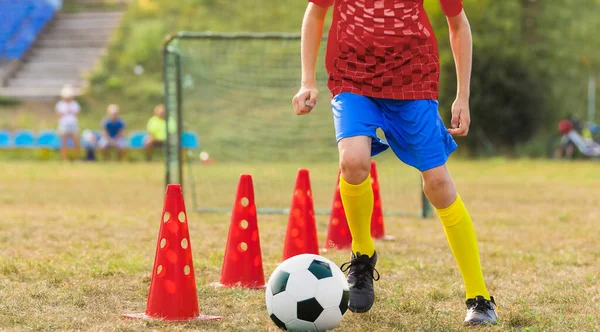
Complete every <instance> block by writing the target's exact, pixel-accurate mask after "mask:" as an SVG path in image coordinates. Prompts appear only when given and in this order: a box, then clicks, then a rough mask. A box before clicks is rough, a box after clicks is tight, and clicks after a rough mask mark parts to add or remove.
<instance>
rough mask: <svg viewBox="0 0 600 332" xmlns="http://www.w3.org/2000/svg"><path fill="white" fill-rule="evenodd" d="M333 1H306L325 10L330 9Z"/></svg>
mask: <svg viewBox="0 0 600 332" xmlns="http://www.w3.org/2000/svg"><path fill="white" fill-rule="evenodd" d="M334 1H335V0H308V2H312V3H314V4H315V5H317V6H321V7H325V8H328V7H331V5H333V2H334Z"/></svg>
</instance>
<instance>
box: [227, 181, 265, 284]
mask: <svg viewBox="0 0 600 332" xmlns="http://www.w3.org/2000/svg"><path fill="white" fill-rule="evenodd" d="M220 285H221V286H224V287H244V288H262V287H264V285H265V275H264V271H263V264H262V255H261V251H260V239H259V235H258V223H257V220H256V204H255V201H254V187H253V185H252V176H250V175H248V174H242V175H241V176H240V182H239V184H238V188H237V194H236V196H235V203H234V204H233V212H232V214H231V224H230V225H229V235H228V237H227V247H226V248H225V259H224V260H223V269H222V270H221V280H220Z"/></svg>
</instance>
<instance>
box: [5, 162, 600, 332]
mask: <svg viewBox="0 0 600 332" xmlns="http://www.w3.org/2000/svg"><path fill="white" fill-rule="evenodd" d="M389 164H390V163H388V162H383V161H382V162H381V163H380V166H379V168H380V179H381V182H382V183H387V182H391V183H396V184H395V185H394V186H396V185H401V184H402V181H401V180H397V179H398V178H410V179H411V180H410V181H411V182H410V183H412V184H411V185H414V187H413V188H418V178H417V179H416V180H414V181H417V182H416V184H415V183H414V181H413V180H412V179H415V178H414V177H413V176H414V175H415V174H412V173H410V172H409V171H407V170H404V169H402V168H399V167H391V166H387V165H389ZM450 168H451V171H452V173H453V176H454V179H455V180H456V182H457V185H458V189H459V191H460V192H461V195H462V196H463V198H464V200H465V202H466V204H467V206H468V207H469V209H470V211H471V213H472V216H473V219H474V222H475V227H476V230H477V234H478V238H479V241H480V251H481V256H482V262H483V267H484V273H485V276H486V281H487V284H488V286H489V288H490V292H491V293H492V294H493V295H494V296H495V297H496V299H497V302H498V305H499V315H500V319H501V321H500V324H499V325H498V326H497V327H495V328H487V329H489V330H496V329H502V330H528V331H536V330H553V331H561V330H571V329H575V330H589V331H591V330H597V329H600V316H599V313H600V291H599V289H600V282H599V278H600V270H599V268H598V267H599V266H600V254H599V253H600V242H599V241H598V240H597V234H598V229H597V228H598V224H597V221H598V218H599V216H600V207H598V204H597V203H598V199H599V196H598V192H599V191H598V188H599V186H600V173H598V165H597V164H595V163H552V162H542V161H504V160H489V161H476V162H466V161H456V162H453V163H451V164H450ZM241 169H246V170H250V171H252V172H253V173H255V174H256V179H255V182H256V195H257V202H258V204H259V205H260V204H267V203H272V204H274V205H282V206H287V205H289V199H290V197H291V193H292V185H293V177H294V174H293V171H294V170H295V165H286V164H277V165H272V164H246V165H245V166H243V165H241V164H232V165H215V166H210V167H203V168H202V169H201V170H202V172H201V174H202V175H201V176H199V182H200V184H199V185H198V188H197V189H198V190H199V191H201V190H200V189H202V188H201V187H202V186H203V185H206V186H208V187H210V188H212V189H211V191H212V194H211V196H212V199H213V200H214V202H217V201H218V202H221V201H222V202H223V203H222V204H223V205H224V206H230V205H231V204H232V202H233V196H234V189H235V188H232V186H233V187H234V184H235V182H236V175H237V174H235V173H236V172H237V171H238V170H241ZM332 170H333V171H334V172H335V165H334V164H314V165H311V171H312V173H311V175H312V176H313V178H314V181H313V191H314V196H315V199H316V205H317V206H319V207H328V206H329V204H330V203H331V202H330V200H331V190H332V181H333V180H332V179H333V177H332V176H330V175H329V174H331V172H332ZM163 172H164V170H163V167H162V166H161V165H159V164H141V163H139V164H116V163H109V164H83V163H74V164H69V163H64V164H63V163H52V162H48V163H28V162H4V163H2V164H0V207H1V209H0V211H1V216H0V248H1V249H0V328H1V329H5V330H9V331H12V330H88V331H115V330H117V331H138V330H148V331H151V330H169V331H171V330H172V331H180V330H202V331H204V330H208V331H210V330H215V331H217V330H219V331H221V330H226V331H262V330H264V331H266V330H275V326H274V324H272V323H271V322H270V319H269V318H268V316H267V315H266V307H265V304H264V294H263V291H256V290H245V289H217V288H213V287H211V286H209V284H210V283H211V282H214V281H218V279H219V273H220V268H221V262H222V259H223V251H224V248H225V239H226V235H227V230H228V226H229V216H228V215H225V214H203V215H199V214H195V213H192V212H190V214H189V220H190V234H191V243H192V248H193V254H194V268H195V273H196V280H197V284H198V296H199V303H200V311H201V312H202V313H204V314H217V315H221V316H223V320H222V321H220V322H194V323H176V324H174V323H162V322H156V321H137V320H128V319H123V318H121V317H120V315H121V314H122V313H126V312H143V311H144V308H145V302H146V296H147V292H148V287H149V282H150V275H151V269H152V263H153V259H154V257H153V256H154V251H155V248H156V247H155V246H156V236H157V231H158V226H159V223H160V212H161V205H162V200H163V183H162V179H163ZM290 174H291V175H290ZM208 178H213V182H212V183H207V180H206V179H208ZM231 178H233V179H231ZM226 179H228V180H226ZM398 181H399V182H398ZM407 183H408V182H407ZM220 184H222V185H221V186H220ZM413 193H414V195H413ZM186 194H187V191H186ZM417 194H418V192H417V191H416V189H415V190H412V189H406V190H399V189H397V190H394V188H393V186H388V187H385V186H383V187H382V195H383V197H384V204H385V206H387V207H392V206H393V207H395V208H396V206H395V205H394V203H397V204H398V205H400V206H406V207H407V208H410V207H409V206H408V205H411V204H410V203H408V202H404V201H405V200H406V199H408V198H406V197H409V196H410V195H413V196H415V195H417ZM200 197H201V196H200ZM417 197H418V195H417ZM187 200H188V210H190V205H191V203H190V202H189V200H190V198H189V197H187ZM199 200H200V199H199ZM261 202H262V203H261ZM409 202H415V204H416V203H417V202H418V199H417V198H415V199H413V200H412V201H409ZM413 208H414V209H416V208H415V207H413ZM317 221H318V228H319V229H318V231H319V236H320V237H319V238H320V241H323V240H324V231H325V229H326V228H325V227H326V223H327V218H326V217H325V216H319V217H318V220H317ZM385 222H386V229H387V233H388V234H389V235H392V236H394V237H395V241H392V242H380V243H378V244H377V245H378V251H379V253H380V263H379V265H378V269H379V271H380V272H381V274H382V279H381V281H379V282H378V283H376V291H377V302H376V304H375V307H374V308H373V309H372V310H371V311H370V312H369V313H367V314H363V315H358V314H352V313H347V314H346V317H345V318H344V320H343V321H342V324H341V326H340V330H342V331H365V330H371V331H393V330H396V331H404V330H406V331H415V330H422V331H448V330H463V329H464V328H463V327H462V326H461V322H462V319H463V317H464V313H465V307H464V303H463V302H464V299H463V294H464V289H463V285H462V281H461V279H460V274H459V272H458V269H457V268H456V265H455V263H454V260H453V258H452V256H451V253H450V250H449V249H448V246H447V244H446V240H445V238H444V234H443V231H442V228H441V225H440V224H439V221H438V220H437V219H429V220H423V219H419V218H416V217H388V218H386V221H385ZM286 223H287V216H281V215H260V216H259V228H260V235H261V246H262V250H263V258H264V264H265V266H264V268H265V274H266V275H267V276H268V275H269V273H270V272H271V271H272V270H273V269H274V268H275V266H276V264H277V262H278V261H279V259H280V258H281V252H282V247H283V236H284V233H285V229H286ZM324 255H325V256H326V257H328V258H331V259H333V260H334V261H335V262H337V263H342V262H343V261H345V260H346V258H347V255H348V253H347V252H335V251H334V252H328V253H326V254H324ZM484 329H486V328H484Z"/></svg>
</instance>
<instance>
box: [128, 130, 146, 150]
mask: <svg viewBox="0 0 600 332" xmlns="http://www.w3.org/2000/svg"><path fill="white" fill-rule="evenodd" d="M144 137H146V132H145V131H133V132H131V134H129V148H130V149H134V150H135V149H143V148H144Z"/></svg>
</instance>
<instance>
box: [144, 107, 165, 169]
mask: <svg viewBox="0 0 600 332" xmlns="http://www.w3.org/2000/svg"><path fill="white" fill-rule="evenodd" d="M146 131H147V132H148V135H146V139H145V140H144V150H145V151H146V159H147V160H148V161H150V160H151V159H152V150H153V149H154V148H160V149H162V148H163V147H164V146H165V142H166V140H167V122H166V121H165V105H163V104H160V105H157V106H156V107H154V116H152V117H151V118H150V120H148V124H147V125H146Z"/></svg>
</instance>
